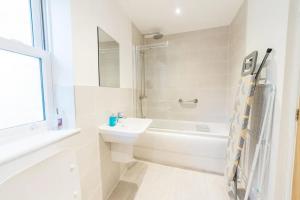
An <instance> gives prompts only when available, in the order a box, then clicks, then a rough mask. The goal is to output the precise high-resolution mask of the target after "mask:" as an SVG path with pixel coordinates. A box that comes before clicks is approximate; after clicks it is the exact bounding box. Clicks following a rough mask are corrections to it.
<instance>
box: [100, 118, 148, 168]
mask: <svg viewBox="0 0 300 200" xmlns="http://www.w3.org/2000/svg"><path fill="white" fill-rule="evenodd" d="M151 122H152V120H151V119H139V118H126V119H122V120H121V121H120V122H118V124H117V125H116V126H114V127H110V126H108V125H107V124H103V125H101V126H100V127H99V130H100V134H101V135H102V137H103V139H104V141H105V142H109V143H110V149H111V157H112V160H113V161H115V162H120V163H130V162H132V161H134V158H133V145H134V144H135V142H136V141H137V139H138V138H139V136H140V135H141V134H143V133H144V132H145V131H146V129H147V128H148V127H149V126H150V124H151Z"/></svg>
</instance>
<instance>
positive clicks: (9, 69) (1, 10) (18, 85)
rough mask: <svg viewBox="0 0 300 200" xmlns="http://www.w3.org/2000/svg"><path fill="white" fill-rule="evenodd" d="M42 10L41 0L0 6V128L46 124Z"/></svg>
mask: <svg viewBox="0 0 300 200" xmlns="http://www.w3.org/2000/svg"><path fill="white" fill-rule="evenodd" d="M42 11H43V9H42V0H9V1H6V2H5V3H4V4H3V5H1V7H0V24H1V26H0V111H1V112H0V130H1V129H6V128H11V127H16V126H22V125H28V124H35V123H45V124H46V121H47V116H48V114H47V112H46V110H47V109H46V108H47V107H48V105H47V102H48V99H49V97H50V96H51V95H49V94H48V93H47V92H46V91H47V90H46V86H47V84H48V85H49V80H51V78H49V73H48V72H50V70H49V69H48V68H49V66H48V65H47V63H48V61H47V60H48V59H47V58H48V52H47V51H46V50H44V34H43V33H44V27H43V12H42ZM46 80H48V81H47V82H46ZM48 92H49V91H48ZM46 97H47V98H46Z"/></svg>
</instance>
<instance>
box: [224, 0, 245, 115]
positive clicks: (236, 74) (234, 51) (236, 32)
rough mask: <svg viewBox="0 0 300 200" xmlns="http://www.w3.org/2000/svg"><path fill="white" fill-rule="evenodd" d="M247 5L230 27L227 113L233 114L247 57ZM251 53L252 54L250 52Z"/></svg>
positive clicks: (241, 9) (242, 7)
mask: <svg viewBox="0 0 300 200" xmlns="http://www.w3.org/2000/svg"><path fill="white" fill-rule="evenodd" d="M246 22H247V3H246V2H245V3H243V5H242V6H241V8H240V10H239V12H238V13H237V15H236V16H235V18H234V19H233V21H232V23H231V24H230V26H229V52H230V53H229V66H230V67H229V68H228V69H229V72H228V74H229V77H228V80H229V81H228V84H229V87H228V92H227V105H228V106H227V113H228V114H229V116H231V114H232V110H233V104H234V96H235V91H236V90H237V86H238V81H239V79H240V76H241V71H242V63H243V59H244V57H245V56H246V54H247V52H246V31H247V30H246V26H247V25H246ZM249 53H250V52H249Z"/></svg>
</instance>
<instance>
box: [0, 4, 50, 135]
mask: <svg viewBox="0 0 300 200" xmlns="http://www.w3.org/2000/svg"><path fill="white" fill-rule="evenodd" d="M29 2H30V7H31V19H32V36H33V44H32V45H27V44H24V43H22V42H21V41H17V40H13V39H6V38H3V37H1V36H0V49H1V50H5V51H10V52H13V53H17V54H21V55H26V56H30V57H35V58H38V59H40V63H41V72H42V73H41V76H42V77H41V80H42V86H43V101H44V116H45V119H44V120H43V121H39V122H32V123H29V124H23V125H22V124H20V125H17V126H15V127H8V128H5V129H0V136H1V135H3V134H12V133H15V134H19V133H32V132H33V131H41V130H47V129H50V128H51V127H52V126H51V125H52V123H51V121H52V120H51V119H52V118H53V113H54V104H53V99H54V98H53V96H54V95H53V82H52V67H51V56H50V52H49V51H47V50H46V38H45V33H46V27H45V23H44V22H45V19H44V16H45V9H44V6H43V3H44V1H43V0H30V1H29Z"/></svg>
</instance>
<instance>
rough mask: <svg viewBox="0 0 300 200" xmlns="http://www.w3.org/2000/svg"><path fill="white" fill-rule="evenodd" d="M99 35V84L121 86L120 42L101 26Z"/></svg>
mask: <svg viewBox="0 0 300 200" xmlns="http://www.w3.org/2000/svg"><path fill="white" fill-rule="evenodd" d="M97 34H98V35H97V36H98V73H99V86H101V87H114V88H119V87H120V53H119V51H120V48H119V43H118V42H117V41H116V40H115V39H113V38H112V37H111V36H110V35H108V34H107V33H106V32H104V31H103V30H102V29H101V28H100V27H98V28H97Z"/></svg>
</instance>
